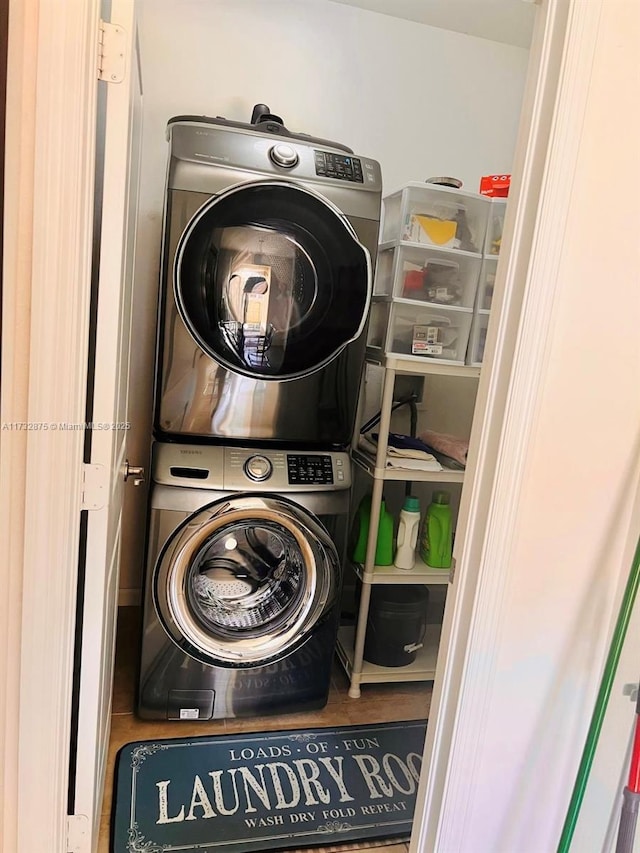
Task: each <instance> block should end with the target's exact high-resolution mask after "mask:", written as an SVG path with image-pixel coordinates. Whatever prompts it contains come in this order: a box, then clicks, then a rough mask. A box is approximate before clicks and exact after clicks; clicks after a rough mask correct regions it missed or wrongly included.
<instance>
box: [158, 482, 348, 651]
mask: <svg viewBox="0 0 640 853" xmlns="http://www.w3.org/2000/svg"><path fill="white" fill-rule="evenodd" d="M339 588H340V563H339V560H338V555H337V552H336V549H335V546H334V545H333V543H332V542H331V539H330V538H329V535H328V533H327V532H326V530H325V529H324V527H323V526H322V525H321V524H320V522H319V521H318V520H317V519H316V518H315V517H314V516H313V515H311V514H310V513H309V512H307V511H306V510H305V509H303V508H302V507H300V506H298V505H297V504H295V503H293V502H292V501H289V500H287V499H285V498H279V497H275V496H269V495H236V496H234V497H231V498H228V499H221V500H218V501H215V502H213V503H211V504H209V505H208V506H206V507H204V508H202V509H201V510H198V512H196V513H194V514H193V515H192V516H190V517H189V518H188V519H186V521H185V522H184V524H183V525H181V527H179V528H178V529H177V530H176V531H175V533H174V534H173V536H172V537H171V539H170V540H169V542H168V543H167V544H166V546H165V548H164V549H163V552H162V553H161V554H160V557H159V560H158V563H157V564H156V568H155V573H154V583H153V592H154V599H155V604H156V609H157V612H158V616H159V618H160V621H161V622H162V624H163V625H164V628H165V629H166V631H167V632H168V633H169V635H170V636H171V638H172V639H173V641H174V642H175V643H176V644H177V645H178V646H179V647H180V648H181V649H183V651H185V652H186V653H188V654H189V655H191V656H192V657H195V658H197V659H198V660H200V661H202V662H204V663H207V664H215V665H223V666H225V665H226V666H253V665H255V664H260V663H266V662H269V661H271V660H275V659H277V658H280V657H283V656H284V655H286V654H288V653H289V652H290V651H292V650H293V649H294V648H295V647H296V646H297V645H299V644H300V643H301V642H302V641H303V640H304V639H306V637H307V636H308V634H309V632H310V631H311V630H312V628H313V627H314V626H315V625H317V623H318V622H319V621H320V620H322V619H323V618H324V617H325V616H326V615H327V614H328V612H329V611H330V610H331V608H332V607H333V605H334V604H335V601H336V597H337V595H338V592H339Z"/></svg>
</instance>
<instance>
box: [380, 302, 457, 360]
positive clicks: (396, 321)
mask: <svg viewBox="0 0 640 853" xmlns="http://www.w3.org/2000/svg"><path fill="white" fill-rule="evenodd" d="M472 317H473V313H472V312H471V311H469V310H467V309H464V308H457V309H456V308H437V307H435V306H427V305H416V303H415V302H409V301H406V300H402V301H397V300H394V302H393V303H392V304H391V316H390V319H389V330H388V333H387V339H386V346H385V350H386V352H387V353H393V354H396V355H405V356H412V357H415V358H418V359H423V358H435V359H439V360H442V361H447V362H449V363H451V364H464V359H465V353H466V351H467V343H468V340H469V333H470V330H471V320H472Z"/></svg>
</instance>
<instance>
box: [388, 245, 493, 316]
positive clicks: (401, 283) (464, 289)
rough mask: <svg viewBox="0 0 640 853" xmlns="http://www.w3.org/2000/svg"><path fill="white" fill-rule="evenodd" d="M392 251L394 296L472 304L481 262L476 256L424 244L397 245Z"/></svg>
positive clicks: (459, 305)
mask: <svg viewBox="0 0 640 853" xmlns="http://www.w3.org/2000/svg"><path fill="white" fill-rule="evenodd" d="M395 254H396V263H395V266H394V282H393V295H394V296H395V297H398V298H401V299H416V300H418V301H420V302H429V303H432V304H435V305H443V306H445V307H456V308H473V305H474V302H475V297H476V289H477V286H478V279H479V276H480V269H481V265H482V261H481V259H480V258H479V257H477V256H474V255H464V254H459V253H454V252H451V251H442V250H439V249H436V248H435V247H427V246H425V247H424V248H422V247H421V246H399V247H398V248H397V249H396V250H395Z"/></svg>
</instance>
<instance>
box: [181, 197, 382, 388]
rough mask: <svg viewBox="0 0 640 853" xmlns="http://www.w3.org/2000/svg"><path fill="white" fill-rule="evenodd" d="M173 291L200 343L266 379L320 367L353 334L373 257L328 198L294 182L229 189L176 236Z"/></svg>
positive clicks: (227, 363)
mask: <svg viewBox="0 0 640 853" xmlns="http://www.w3.org/2000/svg"><path fill="white" fill-rule="evenodd" d="M174 295H175V299H176V304H177V307H178V310H179V312H180V315H181V317H182V319H183V321H184V323H185V325H186V327H187V329H188V330H189V333H190V334H191V336H192V337H193V338H194V340H195V341H196V343H197V344H198V345H199V346H200V347H201V348H202V349H203V350H204V352H205V353H207V355H209V356H210V357H211V358H213V359H215V360H216V361H217V362H219V363H220V364H221V365H222V366H223V367H226V368H228V369H229V370H232V371H234V372H236V373H240V374H242V375H245V376H250V377H253V378H260V379H279V380H282V379H293V378H296V377H298V376H303V375H306V374H309V373H312V372H314V371H315V370H318V369H319V368H321V367H323V366H324V365H325V364H327V363H328V362H330V361H331V360H332V359H333V358H335V357H336V356H337V355H338V354H339V353H340V352H341V351H342V350H343V349H344V347H345V346H346V345H347V344H349V343H350V342H351V341H353V340H355V339H356V338H357V337H358V336H359V335H360V333H361V332H362V329H363V328H364V323H365V320H366V316H367V312H368V310H369V303H370V299H371V262H370V258H369V253H368V252H367V250H366V249H365V248H364V246H362V245H361V244H360V243H359V242H358V240H357V238H356V235H355V232H354V231H353V229H352V227H351V226H350V224H349V223H348V221H347V220H346V219H345V217H344V216H343V215H342V214H341V213H340V211H339V210H338V209H337V208H335V207H334V206H333V205H331V204H330V203H329V202H328V201H326V200H324V199H322V198H321V197H320V196H318V195H316V194H315V193H313V192H311V191H309V190H305V189H303V188H301V187H298V186H296V185H294V184H288V183H282V182H275V181H258V182H252V183H247V184H242V185H239V186H236V187H233V188H231V189H230V190H227V191H226V192H224V193H222V194H221V195H219V196H216V197H215V198H212V199H211V200H210V201H209V202H207V203H206V204H205V205H204V206H203V207H202V208H201V209H200V210H199V211H198V213H196V215H195V216H194V217H193V219H192V220H191V222H190V223H189V225H188V226H187V228H186V229H185V232H184V234H183V235H182V237H181V239H180V243H179V245H178V249H177V253H176V259H175V265H174Z"/></svg>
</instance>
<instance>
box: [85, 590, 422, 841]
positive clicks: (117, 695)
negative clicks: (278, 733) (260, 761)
mask: <svg viewBox="0 0 640 853" xmlns="http://www.w3.org/2000/svg"><path fill="white" fill-rule="evenodd" d="M139 618H140V611H139V608H137V607H122V608H120V611H119V615H118V640H117V646H116V671H115V682H114V690H113V706H112V717H111V740H110V743H109V757H108V762H107V777H106V782H105V795H104V801H103V805H102V821H101V828H100V840H99V844H98V853H109V824H110V816H111V798H112V793H113V771H114V766H115V758H116V753H117V752H118V750H119V749H120V747H121V746H123V745H124V744H126V743H129V742H130V741H135V740H146V739H151V738H152V739H154V740H156V739H157V738H162V737H182V736H189V735H203V734H216V733H220V734H222V733H223V732H238V731H247V730H252V731H271V730H277V729H282V728H294V729H295V728H307V727H314V726H332V725H357V724H360V723H377V722H390V721H394V720H417V719H423V718H426V717H427V715H428V712H429V703H430V701H431V687H432V685H431V684H430V683H429V684H425V683H405V684H402V683H399V684H377V685H374V684H368V685H364V686H363V688H362V696H361V697H360V699H350V698H349V696H348V687H349V683H348V680H347V677H346V675H345V673H344V670H343V669H342V667H341V666H340V664H338V663H337V662H336V663H335V664H334V669H333V676H332V683H331V690H330V693H329V701H328V703H327V706H326V707H325V708H323V709H322V710H320V711H312V712H309V713H302V714H286V715H282V716H277V717H256V718H253V719H250V720H247V719H245V720H217V721H214V722H211V723H204V724H203V723H195V724H189V723H184V722H182V723H175V722H173V723H170V722H166V723H165V722H157V721H149V720H139V719H138V718H137V717H136V716H135V714H134V701H135V682H136V674H137V653H138V652H137V650H138V645H139ZM381 844H382V845H383V846H382V853H406V851H408V849H409V848H408V844H407V843H405V842H404V841H398V843H391V842H381ZM381 844H378V845H375V844H373V845H371V844H369V846H367V847H358V846H357V845H342V846H339V847H323V848H322V851H321V853H342V851H348V850H355V849H357V850H359V851H361V853H366V851H367V850H373V849H378V850H380V847H381ZM291 853H296V851H291ZM304 853H312V851H311V850H310V848H306V850H305V851H304Z"/></svg>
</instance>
